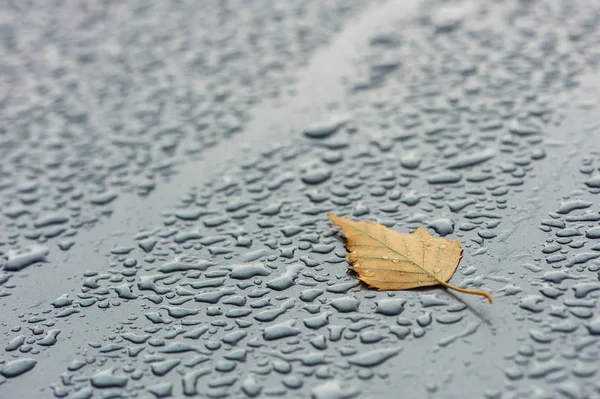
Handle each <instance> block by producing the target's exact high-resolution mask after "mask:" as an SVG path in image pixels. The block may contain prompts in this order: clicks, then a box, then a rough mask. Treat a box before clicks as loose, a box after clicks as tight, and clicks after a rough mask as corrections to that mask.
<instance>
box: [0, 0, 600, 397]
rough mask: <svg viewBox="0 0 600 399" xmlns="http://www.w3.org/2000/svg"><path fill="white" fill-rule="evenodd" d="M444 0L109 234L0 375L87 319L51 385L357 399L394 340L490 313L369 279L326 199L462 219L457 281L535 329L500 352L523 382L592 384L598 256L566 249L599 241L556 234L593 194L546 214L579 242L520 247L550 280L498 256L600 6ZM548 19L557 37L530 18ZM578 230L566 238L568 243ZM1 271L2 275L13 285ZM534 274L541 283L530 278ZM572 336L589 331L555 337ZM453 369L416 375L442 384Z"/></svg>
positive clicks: (386, 374)
mask: <svg viewBox="0 0 600 399" xmlns="http://www.w3.org/2000/svg"><path fill="white" fill-rule="evenodd" d="M565 7H567V6H565ZM431 8H432V9H436V10H437V11H438V13H436V14H435V15H430V13H428V12H427V10H426V9H424V10H423V11H422V12H421V13H420V14H419V16H420V18H417V19H415V20H412V21H409V22H407V23H406V24H405V25H403V29H402V31H400V32H398V31H396V30H388V31H385V32H382V33H380V34H378V35H376V36H375V37H373V38H371V40H370V45H369V49H368V54H366V55H365V57H364V59H363V64H362V67H363V68H364V74H362V75H361V77H360V78H358V79H353V80H351V81H349V82H348V87H347V89H348V90H347V92H348V104H349V106H348V109H347V110H344V111H343V112H339V113H336V114H335V115H331V117H330V118H327V119H326V120H323V121H314V123H307V126H306V127H305V128H304V129H303V131H302V132H298V134H297V136H296V137H295V138H294V139H293V140H291V142H289V143H286V144H285V145H273V146H272V147H269V148H264V149H263V151H262V153H261V154H260V156H256V157H255V156H249V157H248V159H246V160H244V162H243V163H241V164H240V165H239V166H232V165H228V167H227V170H223V171H220V172H221V173H218V174H217V175H218V176H219V177H218V178H215V179H213V180H212V181H210V182H208V183H206V184H203V185H201V186H200V187H199V188H198V189H190V191H189V193H188V194H187V195H186V196H185V197H184V198H182V199H181V202H180V203H179V204H178V206H177V207H175V208H174V209H171V210H169V211H165V212H163V213H162V224H161V225H158V226H156V227H155V228H152V229H148V230H145V231H140V232H138V233H137V234H136V235H135V236H134V237H131V238H130V239H124V240H123V242H122V246H119V247H114V248H111V249H110V251H106V252H107V253H106V255H107V258H106V267H105V268H103V269H101V270H91V269H90V270H88V271H85V272H83V273H82V276H81V277H82V286H81V288H80V290H79V291H78V292H74V293H67V294H65V295H63V296H61V297H59V298H57V299H56V300H55V301H54V302H52V304H50V305H49V306H48V307H47V309H44V310H43V311H38V310H35V311H25V312H24V313H23V315H22V319H23V323H24V325H26V326H27V327H28V328H24V327H22V326H15V327H14V328H13V330H14V331H12V332H11V339H10V342H9V344H8V346H7V347H6V350H7V351H8V352H7V353H11V354H12V353H14V354H16V356H15V358H14V359H10V360H6V361H5V360H0V361H2V362H4V363H0V374H1V375H3V376H4V377H6V378H12V377H13V376H17V375H19V374H21V373H24V372H26V371H28V370H31V369H32V368H33V367H34V366H35V364H36V360H35V359H36V355H37V354H38V353H39V352H40V351H41V350H43V349H44V348H45V347H51V346H52V345H53V343H55V342H56V340H57V339H61V338H62V337H63V334H64V335H67V334H66V331H67V330H69V329H70V328H71V327H70V325H69V324H70V323H72V320H74V318H75V317H77V318H78V322H82V323H84V324H86V326H87V329H88V331H89V335H90V342H88V343H87V344H86V345H85V346H80V347H77V348H76V352H77V353H76V354H74V358H73V360H72V363H71V364H70V365H69V366H68V367H67V368H66V370H63V373H62V374H61V376H60V379H59V380H58V379H57V382H56V383H54V384H53V385H52V387H51V388H52V390H53V392H54V395H55V396H56V397H68V398H79V399H81V398H90V397H92V395H94V393H95V392H98V391H100V392H102V395H103V396H107V397H110V396H111V395H115V396H116V395H124V396H125V397H129V396H134V395H139V394H141V393H142V392H143V393H144V394H149V395H152V396H153V397H159V398H160V397H170V396H181V395H185V396H193V395H198V394H202V395H205V396H207V397H211V398H217V397H227V396H234V397H238V396H240V395H241V396H242V397H244V396H245V397H263V396H292V395H295V394H298V395H301V394H303V393H308V392H310V393H311V394H312V395H313V397H315V398H321V399H332V398H341V397H353V396H360V397H366V395H367V394H368V393H369V392H368V391H369V390H365V389H364V387H365V386H367V385H366V384H367V381H374V383H372V384H371V383H369V385H368V386H370V387H371V389H373V390H374V389H377V387H387V388H388V389H390V387H393V386H394V385H395V384H397V381H396V380H395V375H393V371H390V369H388V368H386V367H385V366H386V365H389V364H391V363H393V362H397V363H395V364H399V363H402V362H404V363H410V361H411V359H408V360H407V359H403V358H402V351H403V348H406V347H407V346H414V345H424V341H425V340H426V339H427V337H428V336H431V335H435V336H439V335H442V336H443V338H442V339H440V340H437V341H436V342H433V345H435V346H436V348H437V354H436V356H443V355H444V350H445V348H447V347H449V346H451V345H454V344H455V343H457V342H458V341H461V340H464V339H468V338H469V337H471V336H473V335H475V334H477V332H478V331H479V330H480V329H483V328H484V327H481V326H482V324H484V323H483V322H482V321H481V318H480V315H478V314H476V312H474V311H472V309H470V308H469V307H468V306H467V305H466V304H465V302H463V301H462V300H460V297H457V296H455V295H453V294H449V293H446V292H445V291H443V290H442V289H440V288H431V289H427V290H412V291H402V292H376V291H371V290H366V289H364V287H361V286H360V285H359V282H358V281H357V279H356V278H355V277H354V276H353V275H352V274H350V273H348V271H347V261H346V258H345V255H346V251H345V249H344V247H343V241H342V240H340V238H339V234H338V233H339V232H338V231H337V230H336V229H335V228H333V227H332V226H331V225H330V223H329V221H328V220H327V217H326V216H325V215H326V213H327V212H330V211H333V212H335V213H337V214H340V215H344V216H348V217H351V218H353V219H360V220H375V221H378V222H380V223H382V224H384V225H387V226H390V227H393V228H395V229H397V230H399V231H403V232H408V231H410V230H413V229H415V228H417V227H427V228H428V229H430V230H431V231H432V232H434V233H436V234H437V235H440V236H448V238H450V239H452V238H455V237H458V238H460V240H461V244H462V245H463V247H465V249H466V256H465V259H464V260H463V262H462V264H461V265H460V266H459V271H458V272H457V275H458V276H460V285H461V286H464V287H473V288H481V289H486V290H490V291H492V292H493V293H494V294H495V295H496V296H497V298H498V299H499V301H506V302H507V303H515V306H514V314H513V316H511V317H513V318H511V319H510V322H521V321H523V322H527V323H535V325H536V327H535V328H533V329H531V331H530V332H529V335H530V338H531V340H533V341H532V342H529V341H528V338H524V339H523V340H522V341H526V342H524V343H523V346H522V347H521V348H519V349H518V350H517V351H516V352H515V353H510V354H507V355H506V359H507V361H509V362H511V364H512V363H514V367H513V366H512V365H511V367H509V368H507V369H506V370H505V374H506V377H507V378H506V379H507V383H506V384H507V386H508V387H509V388H513V389H512V391H510V390H509V391H508V392H509V393H508V394H509V395H510V394H514V396H517V397H518V395H519V394H520V393H522V392H523V391H519V390H518V389H517V388H515V387H521V385H519V383H523V382H530V381H531V380H532V379H539V380H543V381H544V382H545V383H548V384H555V386H557V387H558V388H557V389H559V390H560V392H561V393H563V394H564V395H565V396H567V397H569V395H571V397H574V398H579V397H583V396H582V395H578V394H579V392H578V390H581V389H582V388H581V386H582V384H581V381H579V380H577V379H586V378H589V377H591V376H593V375H594V373H595V368H594V367H593V361H594V359H597V354H598V352H597V341H596V339H595V338H594V337H591V338H590V335H597V334H600V327H599V326H598V323H597V322H595V321H593V320H595V319H593V311H594V309H595V307H596V300H595V298H596V290H598V289H600V285H598V282H597V279H596V280H594V281H592V279H590V278H589V273H590V272H594V270H593V269H592V268H593V267H595V266H588V263H589V265H594V259H595V258H589V259H587V260H585V261H581V262H576V263H573V264H572V265H571V267H570V268H569V263H570V262H573V259H581V258H582V257H585V256H587V255H581V254H582V253H587V252H580V251H579V249H580V248H582V247H579V248H577V246H570V245H572V244H573V243H574V242H575V239H573V238H572V237H567V236H564V237H560V236H558V233H559V232H560V231H564V230H568V229H573V230H575V231H583V230H582V229H583V228H582V227H579V225H580V224H585V225H586V226H585V231H586V232H587V231H588V228H589V229H592V228H593V227H592V226H591V224H593V221H591V220H587V219H585V218H586V217H587V216H585V215H588V214H589V215H592V213H591V212H589V213H581V212H587V211H585V210H582V209H583V205H582V204H588V203H589V205H587V206H586V208H590V207H592V203H591V202H586V201H587V200H583V199H577V198H567V199H565V202H564V203H563V204H562V205H561V206H560V209H559V210H558V211H557V212H556V213H552V214H550V216H549V219H547V220H544V221H543V222H542V227H543V228H544V229H546V228H547V229H548V231H551V232H552V233H553V234H556V235H557V236H558V237H557V238H552V239H551V240H552V241H549V242H548V244H547V245H546V247H545V248H547V247H548V246H551V245H560V246H561V247H560V248H559V249H558V250H557V251H555V252H556V253H555V254H551V253H548V254H547V253H546V252H544V256H547V257H550V256H554V255H558V254H562V252H565V251H567V252H568V250H567V249H566V248H569V250H571V249H573V250H574V249H577V250H578V253H577V254H576V255H574V256H573V257H572V258H568V257H567V256H566V255H567V254H566V252H565V254H562V255H565V258H564V259H562V260H560V261H556V262H549V265H548V268H545V267H543V266H541V264H542V263H543V262H542V261H541V259H542V258H540V259H539V260H538V261H536V264H529V265H527V266H526V267H525V268H524V269H525V273H531V274H533V275H536V276H540V277H539V279H540V282H539V284H537V283H532V286H531V287H524V288H523V287H522V286H523V285H525V280H524V279H521V280H519V284H520V285H517V283H516V282H515V281H514V278H513V276H514V274H515V272H514V270H495V269H494V266H493V262H491V260H492V259H493V258H494V256H495V253H496V252H495V251H497V248H498V247H499V246H501V245H502V242H504V241H505V240H507V239H508V238H509V237H510V236H511V235H512V234H514V232H515V230H516V229H517V227H518V226H519V224H520V223H523V222H524V221H527V220H529V218H531V213H532V212H533V211H534V210H532V209H522V208H519V207H517V206H514V205H512V200H515V203H522V199H523V198H526V197H527V195H528V193H527V192H526V190H525V188H524V187H527V183H528V181H530V180H532V179H535V177H536V164H539V163H541V162H543V161H544V160H545V159H546V153H547V151H549V148H548V146H547V145H546V143H545V141H544V136H545V135H544V132H545V129H547V128H549V127H550V126H557V125H559V124H560V122H561V120H562V114H561V111H560V109H561V108H560V107H561V105H562V104H561V103H560V102H559V101H561V96H559V95H558V94H561V93H562V94H564V93H568V91H569V90H571V89H572V88H573V87H574V86H575V85H576V82H577V76H578V73H580V72H581V70H582V69H583V68H584V67H586V66H587V64H586V63H587V62H588V60H587V58H586V53H585V52H584V50H583V49H585V48H586V46H590V47H592V46H591V44H590V43H593V41H594V40H596V39H598V37H597V36H598V35H597V34H596V32H595V31H593V27H594V26H595V25H594V24H592V23H590V22H586V21H587V19H586V18H589V16H588V15H585V14H582V15H579V14H576V15H570V14H568V12H569V10H566V11H565V10H559V11H555V10H552V9H549V8H548V9H547V8H545V7H535V6H533V3H530V2H522V1H508V2H499V3H498V4H493V5H492V4H482V5H477V6H474V7H473V9H472V10H470V11H469V12H470V13H468V14H465V15H464V16H461V13H460V12H458V11H460V10H461V9H460V8H459V9H453V8H452V5H443V7H442V6H441V5H440V4H436V5H435V7H434V6H431ZM567 8H568V7H567ZM565 15H569V18H567V19H568V23H566V22H565ZM550 23H551V26H552V28H553V29H554V30H553V32H561V33H564V35H561V36H557V35H558V34H553V33H552V32H545V33H544V32H541V31H540V32H538V31H536V29H535V28H534V27H536V26H546V25H548V24H550ZM575 25H577V27H578V28H579V31H576V30H575ZM394 29H396V28H394ZM588 30H589V31H588ZM577 32H579V33H578V34H577ZM536 35H540V36H539V37H537V36H536ZM562 40H567V41H569V43H571V44H572V45H573V46H575V47H576V48H578V49H581V51H582V52H583V55H581V57H580V58H576V59H575V58H574V59H570V58H569V54H565V53H564V52H562V51H561V50H560V48H561V47H560V43H561V41H562ZM408 60H410V62H408ZM211 123H214V122H211ZM207 126H208V127H209V128H210V126H211V125H207ZM573 204H575V205H573ZM577 204H579V205H577ZM535 211H537V210H535ZM594 212H596V214H598V213H597V211H594ZM578 215H579V216H578ZM582 215H583V216H582ZM570 217H572V218H574V219H573V220H570V221H569V219H568V218H570ZM577 218H584V219H580V220H577ZM545 222H547V223H545ZM559 222H562V225H557V224H558V223H559ZM548 223H554V225H549V224H548ZM567 223H569V224H568V225H567ZM596 224H597V223H596ZM53 225H54V226H56V225H60V223H54V224H53ZM578 229H580V230H578ZM582 234H583V233H582ZM566 238H570V239H571V241H568V242H567V241H566V240H562V241H559V240H560V239H566ZM536 250H537V249H535V248H533V249H531V252H532V253H533V252H535V251H536ZM36 251H37V252H36ZM591 251H593V250H591ZM46 253H47V248H44V249H40V250H35V251H34V252H31V251H30V252H24V251H21V252H18V253H17V252H16V253H14V254H13V255H12V257H11V259H12V263H10V264H11V265H13V266H9V268H8V269H7V268H6V266H5V269H7V270H9V269H10V268H11V267H12V268H13V269H14V270H19V266H18V265H19V264H21V262H24V261H23V259H31V258H32V257H36V256H37V257H42V258H43V256H45V254H46ZM590 253H593V252H590ZM578 256H579V257H580V258H577V257H578ZM15 257H17V258H16V259H21V261H18V260H14V259H15ZM18 257H20V258H18ZM547 259H548V258H547ZM9 262H10V261H9ZM7 265H8V263H7ZM584 268H585V269H584ZM563 269H564V270H563ZM586 273H587V274H586ZM5 276H9V275H8V274H6V275H5ZM6 281H8V277H5V281H3V280H1V279H0V288H1V287H2V284H5V285H6ZM534 290H535V291H538V290H539V294H533V293H531V294H530V293H529V291H534ZM524 291H527V292H524ZM470 300H471V299H469V301H470ZM477 300H478V299H477ZM555 300H558V301H561V304H560V306H559V305H558V304H557V303H555V302H554V301H555ZM466 303H470V302H466ZM550 303H552V305H549V304H550ZM97 312H102V313H106V314H111V315H113V314H114V315H115V317H113V318H112V320H114V325H112V326H109V328H110V330H111V333H109V334H102V333H98V332H95V331H94V315H95V314H97ZM507 317H508V316H507ZM582 323H583V324H584V325H585V327H581V326H580V324H582ZM573 326H575V327H573ZM501 327H502V326H499V327H497V328H501ZM578 327H579V329H578ZM485 328H488V327H487V326H486V327H485ZM434 333H435V334H434ZM567 333H568V334H567ZM561 334H562V335H561ZM564 335H568V337H569V338H568V339H574V338H575V337H577V339H578V341H577V343H575V344H573V343H570V344H569V345H566V346H565V347H563V348H561V346H562V345H563V344H564V342H565V340H566V339H567V338H563V336H564ZM419 340H420V341H419ZM427 342H428V343H431V342H430V341H427ZM569 342H570V341H569ZM517 345H518V344H517ZM49 349H50V348H49ZM424 352H425V349H424ZM423 356H426V354H423ZM557 357H561V359H562V358H564V359H569V360H573V361H575V362H576V363H577V364H576V366H574V367H570V366H568V365H567V364H566V363H565V362H564V361H563V360H560V361H559V360H557V359H556V358H557ZM3 359H4V358H3ZM524 377H526V378H524ZM375 382H376V383H375ZM443 384H444V383H443V382H440V383H439V384H438V383H434V382H429V383H428V384H427V386H423V387H415V389H416V390H419V389H422V390H423V391H428V392H430V393H432V394H433V393H435V392H439V391H441V390H442V389H443V388H444V386H443ZM538 388H539V390H540V391H539V392H543V387H541V386H540V387H538V385H533V388H532V387H528V388H523V390H525V391H526V392H528V393H530V394H531V395H538V394H539V395H538V396H539V397H542V396H541V395H542V394H540V393H539V392H538V391H537V389H538ZM380 389H383V388H380ZM527 389H529V391H527ZM487 393H488V394H489V395H488V396H489V397H502V398H504V396H501V393H498V392H493V391H489V392H487ZM507 397H508V396H507ZM528 397H535V396H528Z"/></svg>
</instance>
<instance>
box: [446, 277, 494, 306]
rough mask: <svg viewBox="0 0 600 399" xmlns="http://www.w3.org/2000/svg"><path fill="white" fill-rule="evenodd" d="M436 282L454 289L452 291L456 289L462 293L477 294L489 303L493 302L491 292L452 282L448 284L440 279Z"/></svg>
mask: <svg viewBox="0 0 600 399" xmlns="http://www.w3.org/2000/svg"><path fill="white" fill-rule="evenodd" d="M437 281H438V283H440V284H441V285H443V286H444V287H446V288H448V289H451V290H454V291H458V292H462V293H463V294H472V295H479V296H482V297H485V298H486V299H487V300H488V301H489V302H490V303H492V302H494V298H493V297H492V294H490V293H489V292H487V291H481V290H468V289H466V288H460V287H457V286H455V285H452V284H448V283H445V282H443V281H442V280H437Z"/></svg>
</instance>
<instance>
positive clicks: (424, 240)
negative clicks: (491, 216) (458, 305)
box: [327, 213, 492, 303]
mask: <svg viewBox="0 0 600 399" xmlns="http://www.w3.org/2000/svg"><path fill="white" fill-rule="evenodd" d="M327 216H329V219H331V222H332V223H333V224H334V225H336V226H338V227H341V228H342V234H343V235H344V236H346V248H348V250H349V251H350V252H349V253H348V254H347V255H346V256H347V258H348V259H349V260H350V262H351V263H352V267H351V268H352V270H353V271H355V272H356V273H357V275H358V278H359V280H361V281H363V282H364V283H366V284H367V285H369V286H370V287H373V288H376V289H379V290H407V289H411V288H417V287H427V286H432V285H443V286H444V287H446V288H449V289H451V290H454V291H458V292H462V293H465V294H473V295H480V296H483V297H486V298H487V300H488V301H490V303H491V302H492V295H491V294H490V293H489V292H485V291H479V290H468V289H465V288H460V287H456V286H454V285H452V284H448V283H447V281H448V280H450V277H452V275H453V274H454V272H455V271H456V268H457V267H458V263H459V262H460V259H461V258H462V252H463V249H462V247H461V246H460V243H459V242H458V240H455V241H452V242H450V241H448V240H447V239H445V238H434V237H432V236H431V234H429V233H428V232H427V231H425V230H423V229H417V230H416V231H414V232H413V233H411V234H403V233H399V232H397V231H394V230H392V229H389V228H387V227H385V226H383V225H381V224H379V223H373V222H353V221H352V220H350V219H347V218H344V217H340V216H337V215H334V214H333V213H328V214H327Z"/></svg>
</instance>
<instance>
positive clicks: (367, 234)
mask: <svg viewBox="0 0 600 399" xmlns="http://www.w3.org/2000/svg"><path fill="white" fill-rule="evenodd" d="M349 226H350V227H351V228H353V229H355V230H358V231H360V232H361V233H363V234H364V235H366V236H368V237H370V238H372V239H373V240H375V241H377V242H378V243H380V244H381V245H383V246H384V247H386V248H388V249H389V250H390V251H392V252H394V253H397V254H398V255H400V256H402V257H403V258H404V259H407V260H408V262H409V263H412V264H413V265H415V266H417V267H418V268H419V269H421V270H423V271H424V272H425V274H427V275H428V276H429V277H431V278H432V279H434V280H435V281H437V282H438V283H440V284H444V283H443V282H442V281H441V280H440V279H439V278H437V277H436V276H435V275H434V274H433V273H431V272H430V271H429V270H427V269H425V267H424V266H422V265H420V264H418V263H417V262H415V261H414V260H412V259H411V258H409V257H408V256H406V255H404V254H402V253H400V252H398V250H396V249H395V248H392V247H390V246H389V245H388V244H387V242H383V241H381V240H380V239H379V238H377V237H375V236H373V235H372V234H371V233H369V232H368V231H366V230H361V229H359V228H358V227H356V226H354V225H351V224H350V225H349ZM404 244H405V245H406V241H404ZM423 253H425V248H424V246H423ZM382 260H387V259H382Z"/></svg>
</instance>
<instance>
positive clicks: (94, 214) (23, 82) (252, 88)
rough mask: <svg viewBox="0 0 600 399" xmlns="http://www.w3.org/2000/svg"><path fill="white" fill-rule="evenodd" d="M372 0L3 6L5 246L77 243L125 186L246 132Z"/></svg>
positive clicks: (151, 182)
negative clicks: (258, 107)
mask: <svg viewBox="0 0 600 399" xmlns="http://www.w3.org/2000/svg"><path fill="white" fill-rule="evenodd" d="M368 4H369V2H368V1H356V0H353V1H342V0H336V1H327V2H304V1H286V2H284V3H281V4H278V5H277V6H276V7H274V6H273V4H271V2H270V1H256V2H251V3H250V4H246V3H243V2H240V1H232V2H219V3H218V4H215V5H213V6H210V7H201V6H198V4H197V3H196V2H194V1H180V2H170V1H169V2H160V1H157V2H146V1H132V2H126V3H118V2H116V3H115V2H96V3H93V4H87V3H80V2H75V3H71V2H62V3H61V4H60V5H58V4H50V3H48V4H46V3H42V4H39V5H36V6H35V7H34V6H27V5H23V6H20V5H14V6H9V5H3V6H2V14H3V17H4V18H3V25H2V38H3V39H2V43H1V45H0V58H1V59H2V64H3V68H2V70H1V71H0V97H1V98H0V121H1V122H2V123H1V125H2V127H1V128H0V158H1V159H2V169H1V170H0V180H1V181H0V198H1V200H0V223H1V224H2V226H3V227H4V228H3V229H2V231H1V232H0V243H1V244H4V245H5V247H4V248H6V247H9V249H11V250H12V249H18V250H20V251H22V252H27V251H29V250H31V251H33V252H35V253H39V250H38V246H37V244H40V243H41V245H42V246H45V243H46V242H48V241H55V242H57V244H54V245H52V247H54V246H55V245H58V246H59V247H60V248H61V249H63V250H67V249H68V248H70V247H71V246H72V245H73V244H74V243H75V242H76V240H74V239H73V236H75V235H76V234H77V231H78V229H79V228H80V227H87V226H92V225H94V224H95V223H96V222H97V221H98V219H101V218H103V217H106V216H107V215H110V214H111V206H113V204H114V203H113V201H114V200H115V199H116V198H117V197H118V196H119V194H121V193H123V192H132V193H136V194H139V195H141V196H145V195H148V194H149V193H150V192H152V191H153V190H154V189H155V187H156V185H157V184H160V182H161V181H164V180H166V179H169V178H171V177H172V176H173V175H174V174H176V170H177V165H178V164H180V163H183V162H186V161H189V160H190V159H192V158H194V157H196V156H197V154H199V153H202V152H203V151H204V150H205V149H207V148H210V147H212V146H214V145H215V144H216V143H218V142H220V141H222V140H224V139H227V138H230V137H232V135H234V134H235V133H238V132H240V131H241V130H242V128H243V126H244V124H245V122H246V121H247V120H248V119H249V115H248V114H249V110H250V109H251V108H252V107H253V105H254V104H257V103H259V102H261V101H264V100H265V99H269V98H273V97H277V96H280V95H281V94H282V92H286V89H287V88H290V87H292V85H293V79H292V78H293V76H294V73H295V71H296V70H297V69H298V67H300V66H302V65H304V64H306V63H307V61H308V59H309V58H310V55H311V54H312V53H313V52H314V51H315V50H316V49H317V48H319V47H320V46H321V45H323V44H325V43H327V42H328V40H329V39H330V38H331V37H332V36H333V35H334V34H335V33H336V32H337V31H338V30H339V29H340V27H341V26H342V24H343V23H344V22H345V21H346V20H348V19H350V18H351V17H353V16H354V15H356V14H357V13H358V11H360V10H361V9H363V8H364V7H366V6H367V5H368ZM21 238H25V240H18V241H19V242H18V243H17V239H21ZM28 244H33V245H28ZM17 245H22V247H21V248H14V247H15V246H17ZM4 248H2V247H0V251H1V252H0V254H2V255H7V250H5V249H4ZM42 251H44V250H42ZM9 256H10V255H9ZM33 257H34V256H33V255H32V259H33ZM37 257H38V258H39V257H40V256H37ZM13 263H16V264H15V265H14V266H11V268H13V269H14V268H15V267H19V265H20V266H21V267H24V265H23V262H21V261H15V262H13Z"/></svg>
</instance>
